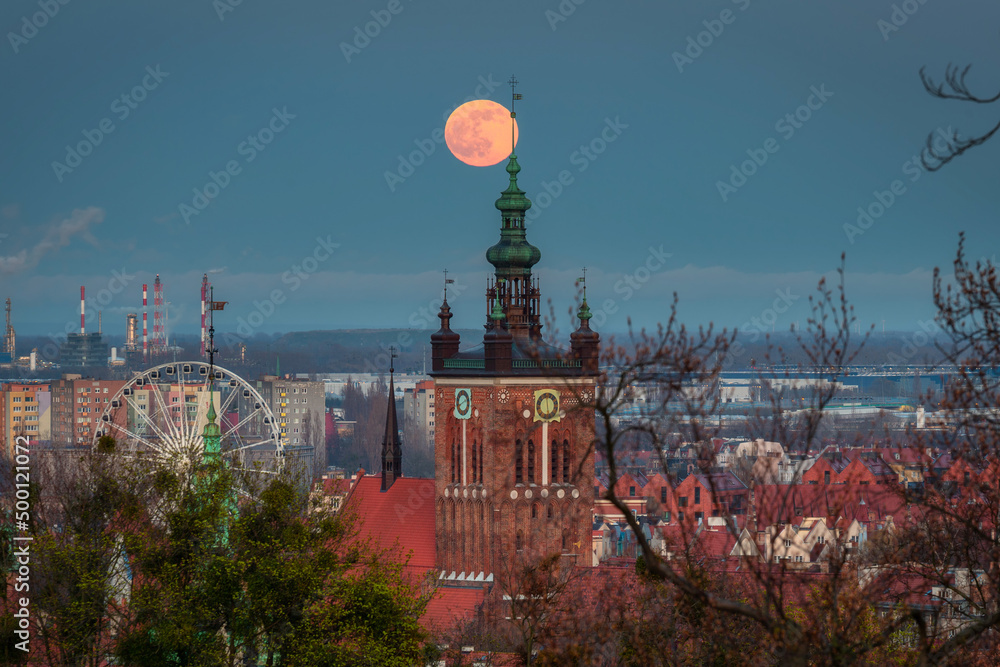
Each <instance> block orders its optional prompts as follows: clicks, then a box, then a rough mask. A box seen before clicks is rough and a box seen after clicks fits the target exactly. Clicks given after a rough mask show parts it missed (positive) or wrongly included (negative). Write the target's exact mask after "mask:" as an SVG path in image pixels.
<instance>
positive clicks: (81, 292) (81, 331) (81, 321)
mask: <svg viewBox="0 0 1000 667" xmlns="http://www.w3.org/2000/svg"><path fill="white" fill-rule="evenodd" d="M85 315H86V309H85V307H84V300H83V285H80V333H81V334H85V333H87V328H86V327H85V326H84V324H83V318H84V316H85Z"/></svg>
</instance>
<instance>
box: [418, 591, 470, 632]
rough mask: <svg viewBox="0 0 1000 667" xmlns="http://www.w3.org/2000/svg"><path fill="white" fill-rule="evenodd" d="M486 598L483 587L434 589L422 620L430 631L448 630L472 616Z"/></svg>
mask: <svg viewBox="0 0 1000 667" xmlns="http://www.w3.org/2000/svg"><path fill="white" fill-rule="evenodd" d="M484 598H485V592H484V590H483V589H482V588H457V587H450V586H442V587H441V588H438V589H437V590H435V591H434V597H433V598H431V601H430V602H429V603H428V604H427V611H426V612H425V613H424V615H423V617H422V618H421V619H420V622H421V624H422V625H423V626H424V628H425V629H426V630H428V631H429V632H432V633H441V632H447V631H448V630H451V629H452V628H454V627H455V625H456V624H457V623H458V622H460V621H463V620H465V619H467V618H471V617H472V616H473V615H474V614H475V613H476V609H477V608H478V607H479V605H481V604H482V603H483V599H484Z"/></svg>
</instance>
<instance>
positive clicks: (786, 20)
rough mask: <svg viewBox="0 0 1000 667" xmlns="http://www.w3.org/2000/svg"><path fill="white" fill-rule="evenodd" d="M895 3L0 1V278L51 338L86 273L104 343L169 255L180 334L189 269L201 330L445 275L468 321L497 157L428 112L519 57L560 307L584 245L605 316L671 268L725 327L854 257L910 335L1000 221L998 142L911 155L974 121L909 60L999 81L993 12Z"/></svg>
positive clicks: (394, 305)
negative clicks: (960, 258)
mask: <svg viewBox="0 0 1000 667" xmlns="http://www.w3.org/2000/svg"><path fill="white" fill-rule="evenodd" d="M910 4H911V5H912V7H911V6H910V5H907V10H913V11H912V12H910V13H908V12H903V11H902V9H899V10H898V11H899V12H901V13H896V14H895V15H894V11H896V9H898V8H897V7H896V5H894V4H893V3H888V2H887V3H877V4H875V5H872V4H871V3H862V2H849V3H838V4H837V5H829V6H815V5H803V4H802V3H795V2H776V3H762V2H756V1H754V2H751V0H738V1H734V2H728V1H719V2H711V3H707V4H706V3H696V4H689V5H683V6H674V5H665V4H663V3H630V4H628V5H626V6H620V5H612V4H608V3H600V2H596V1H591V2H581V3H577V2H570V1H568V0H567V1H566V2H562V3H557V2H547V3H540V4H539V3H529V2H512V3H504V4H491V5H485V6H483V5H469V4H468V3H461V2H451V1H449V2H437V3H433V4H425V3H419V2H408V1H402V2H399V3H395V4H393V8H392V10H393V11H389V9H387V5H386V3H379V2H377V3H374V4H371V3H368V4H361V3H336V4H334V5H330V4H329V3H321V2H313V1H301V2H294V3H291V4H288V3H284V4H282V5H280V6H278V5H273V4H269V3H254V2H249V1H247V2H243V3H239V4H236V3H230V2H228V0H220V1H219V2H214V3H213V2H208V1H207V0H206V1H204V2H185V3H171V4H169V5H161V4H158V3H152V2H135V3H129V4H128V5H122V4H121V3H110V2H100V3H89V4H79V3H67V4H61V3H60V4H58V10H57V11H56V13H55V14H54V15H52V16H51V18H48V19H47V20H46V21H45V22H44V25H43V26H42V27H32V26H33V24H32V23H31V18H30V17H31V16H32V15H33V14H35V13H36V12H37V11H40V10H39V5H38V4H37V3H35V2H21V1H18V2H9V3H5V4H4V6H3V7H2V8H0V25H2V26H5V27H6V30H7V31H9V34H8V39H7V40H6V41H7V42H8V43H7V45H6V51H5V54H4V55H3V56H2V57H3V58H4V59H5V61H6V63H7V64H6V66H5V67H4V68H3V70H2V72H0V85H2V86H3V88H4V90H5V91H7V95H8V99H9V100H11V101H12V103H11V104H9V105H8V107H7V110H6V116H5V117H6V122H5V123H4V124H3V129H2V130H0V132H2V133H3V145H4V147H5V150H4V159H3V164H2V172H0V216H2V217H0V231H2V233H3V237H2V240H0V284H2V285H3V287H4V288H5V290H4V295H3V296H6V295H8V294H9V295H10V296H11V297H12V298H13V301H14V312H15V320H16V324H17V327H18V331H19V333H21V334H22V335H30V334H38V335H45V334H49V333H52V332H61V331H62V330H63V329H64V328H65V326H66V325H67V323H72V322H74V313H75V312H76V310H77V299H78V288H79V286H80V285H81V284H85V285H87V286H88V288H89V290H90V291H91V294H93V297H92V298H93V299H95V301H94V304H95V305H94V308H99V309H101V310H103V313H104V328H105V331H107V332H110V333H113V334H121V333H122V332H123V330H124V315H125V313H127V312H136V311H137V310H138V309H139V308H140V307H141V304H140V298H141V284H142V283H152V281H153V277H154V275H155V274H157V273H159V274H160V276H161V278H162V279H163V282H164V286H165V290H164V291H165V299H166V300H167V301H168V302H170V304H171V305H170V307H169V308H170V322H169V326H170V328H171V329H172V331H173V332H176V333H196V332H197V329H198V326H199V316H200V313H199V303H198V297H199V293H198V292H199V288H200V282H201V276H202V274H204V273H206V272H210V273H211V281H212V283H213V285H214V286H215V288H216V290H217V295H218V298H224V299H225V300H227V301H229V302H230V303H231V304H232V305H231V306H230V310H229V311H227V313H226V317H227V318H228V320H229V321H228V322H226V321H225V320H221V321H220V328H221V329H226V328H227V327H229V328H233V329H235V327H236V326H237V319H238V318H240V317H243V318H246V317H248V316H249V315H251V314H252V313H253V312H254V311H255V310H259V311H268V310H269V307H268V306H267V304H266V303H264V302H265V301H267V300H268V299H270V297H271V295H272V293H274V292H275V290H277V291H279V292H280V293H281V297H282V303H280V304H273V305H274V306H275V308H274V311H273V314H272V315H270V316H268V317H266V318H264V321H263V323H262V324H261V325H260V326H259V328H257V330H258V331H260V332H264V333H272V332H276V331H282V332H288V331H294V330H310V329H336V328H351V327H416V328H434V327H436V323H435V322H433V321H431V320H430V319H429V318H427V317H424V316H422V315H421V314H420V313H421V309H425V311H427V312H430V313H433V312H434V310H435V308H436V299H438V298H439V297H440V288H441V285H442V274H441V271H442V270H443V269H449V271H450V272H451V273H450V274H449V276H450V277H453V278H454V279H455V280H456V283H455V289H454V290H453V292H452V295H453V305H454V306H455V312H456V317H455V325H457V326H459V327H464V328H475V327H478V326H479V325H480V324H481V322H480V320H481V315H482V313H481V311H482V308H481V302H480V299H481V295H482V291H483V288H484V285H485V279H486V277H487V275H488V271H487V269H488V266H487V265H486V264H485V262H484V261H483V259H484V258H483V250H484V248H486V247H488V246H489V245H490V243H492V242H493V241H494V237H495V234H496V211H495V210H494V209H493V206H492V202H493V200H494V199H495V198H496V196H497V193H498V192H499V190H500V189H502V188H503V187H504V185H505V179H506V174H505V173H504V171H503V166H502V163H501V165H499V166H493V167H486V168H473V167H470V166H468V165H465V164H462V163H461V162H459V161H458V160H456V159H455V158H454V157H453V156H452V155H451V154H450V153H449V151H448V149H447V147H446V146H445V145H444V143H443V141H442V140H441V134H442V130H443V127H444V121H445V119H446V118H447V116H448V114H449V113H450V112H451V111H452V110H453V109H454V108H455V107H456V106H458V105H459V104H460V103H462V102H463V101H465V100H467V99H473V98H486V99H491V100H494V101H497V102H500V103H502V104H504V105H509V103H510V99H509V98H510V94H511V91H510V88H509V87H508V86H507V83H506V82H507V79H508V78H509V77H510V75H511V74H512V73H515V74H516V75H517V76H518V78H519V79H520V81H521V83H520V85H519V87H518V91H520V92H521V93H523V95H524V99H523V101H521V102H519V103H518V121H519V124H520V130H521V137H520V139H519V141H518V154H519V159H520V162H521V166H522V172H521V175H520V183H521V186H522V187H523V188H524V189H525V190H526V191H527V193H528V196H529V197H530V198H532V200H533V201H534V203H535V206H534V210H533V211H532V212H531V215H532V216H533V217H530V218H529V221H530V224H529V231H528V235H529V238H530V239H531V241H532V242H533V243H535V244H536V245H538V247H540V248H542V250H543V254H542V260H541V262H540V263H539V264H538V266H537V267H536V275H537V276H538V277H539V279H540V281H541V284H542V285H543V288H544V291H545V294H546V296H547V297H550V298H551V299H552V300H553V302H554V303H555V304H560V305H559V306H558V307H557V308H555V311H556V314H557V315H558V316H560V317H563V319H564V320H565V317H564V316H565V315H566V313H565V310H566V306H565V304H567V303H569V302H571V301H572V299H573V297H574V294H575V291H576V287H575V280H576V279H577V278H578V277H579V276H580V273H581V269H582V267H584V266H586V267H587V268H588V273H587V276H588V289H589V295H590V302H591V304H592V306H593V308H594V310H595V313H596V312H599V313H600V314H599V315H596V316H595V325H596V324H597V323H600V325H601V326H600V327H599V328H600V329H602V330H605V331H621V330H623V329H624V328H625V326H626V317H628V316H631V317H632V319H633V322H634V323H635V324H637V325H639V326H652V325H654V324H655V323H656V322H657V321H660V320H662V319H664V318H665V316H666V313H667V305H668V304H669V301H670V299H671V296H672V294H673V292H675V291H676V292H677V293H678V294H679V295H680V299H681V315H682V318H683V319H684V321H686V322H689V323H692V324H695V323H704V322H708V321H709V320H711V321H714V322H715V323H716V324H717V325H720V326H728V327H734V326H735V327H740V326H744V325H746V324H747V323H748V322H750V321H751V319H752V318H754V317H758V318H759V317H760V316H761V314H762V313H764V312H765V311H766V310H767V309H768V308H771V307H772V305H773V304H774V303H776V299H777V300H779V301H780V302H781V303H783V304H786V305H788V310H787V312H784V313H782V314H781V315H780V317H779V318H775V320H776V321H774V322H772V323H771V325H772V327H773V328H774V329H775V330H787V329H788V328H789V326H791V325H792V324H793V323H794V322H796V321H800V322H804V320H805V319H806V317H807V308H806V306H805V303H806V298H805V297H806V296H807V295H808V294H810V293H812V292H813V290H814V288H815V284H816V282H817V280H818V279H819V278H820V277H821V276H822V275H829V274H830V272H831V271H832V270H834V269H835V268H836V267H837V266H838V264H839V261H840V259H839V257H840V254H841V252H846V253H847V288H848V296H849V298H850V299H851V301H852V303H853V304H854V305H855V307H856V309H857V312H858V316H859V320H860V321H861V322H863V323H864V324H865V326H866V327H867V326H869V325H870V324H872V323H875V324H876V325H877V328H878V329H881V328H882V326H883V321H884V326H885V327H887V328H888V329H897V330H916V329H917V328H918V322H919V321H921V320H923V319H927V318H929V317H931V316H932V315H933V307H932V303H931V299H930V293H931V273H932V270H933V268H934V267H935V266H941V267H947V266H949V265H950V262H951V260H952V259H953V256H954V250H955V246H956V242H957V233H958V231H959V230H964V231H965V232H966V233H967V235H968V240H969V248H970V250H971V251H972V252H973V253H974V254H975V255H976V256H979V255H983V256H986V257H991V256H992V253H993V252H994V251H995V248H996V246H997V241H998V236H1000V230H998V228H997V226H996V224H995V219H994V215H995V211H996V209H997V204H998V201H997V197H998V196H1000V195H998V194H997V193H998V191H997V189H996V188H995V187H993V185H994V182H995V174H996V171H995V168H994V167H993V165H994V164H995V159H996V150H997V148H996V147H994V146H991V145H987V146H985V147H983V148H981V149H977V150H973V151H971V152H970V153H968V154H967V155H966V156H964V157H963V159H962V160H961V161H959V162H957V163H955V164H954V165H951V166H950V167H949V168H948V169H946V170H943V171H941V172H937V173H932V174H931V173H926V172H924V171H923V170H922V169H921V168H919V166H918V165H919V159H915V158H916V156H918V155H919V152H920V150H921V148H922V147H923V145H924V142H925V140H926V139H927V137H928V135H931V134H933V133H935V132H936V131H938V130H939V129H947V128H949V127H953V128H955V129H956V130H958V131H959V132H960V133H961V134H963V136H968V135H973V134H976V133H978V132H981V131H985V130H986V129H988V128H989V127H992V123H993V121H992V118H991V117H990V116H989V115H988V112H986V111H984V110H983V109H982V108H977V107H976V105H962V104H957V103H948V102H946V101H942V100H936V99H932V98H931V97H930V96H928V95H927V93H926V92H925V91H924V89H923V86H922V85H921V82H920V79H919V76H918V72H919V70H920V68H921V67H923V66H926V67H927V69H928V72H929V73H930V74H932V75H936V76H937V78H938V79H940V78H941V77H942V76H943V74H944V70H945V67H946V66H947V65H948V63H960V64H966V63H970V64H973V68H972V70H971V73H970V76H969V81H970V82H971V83H972V84H973V85H974V86H975V85H978V86H982V87H984V88H989V87H990V86H993V85H994V84H995V83H996V81H997V80H998V78H1000V77H998V74H1000V69H998V66H997V62H998V61H997V58H996V53H995V49H996V39H995V38H996V25H997V23H998V20H997V19H1000V8H997V7H996V6H995V5H992V4H989V3H981V2H958V3H954V2H952V3H941V2H927V3H910ZM894 8H896V9H894ZM914 8H916V9H914ZM373 12H374V14H373ZM25 17H27V20H28V25H27V27H26V26H25V23H24V21H25ZM379 17H382V18H381V19H380V18H379ZM385 17H388V18H385ZM373 20H380V21H381V23H379V24H377V25H376V27H375V28H374V29H373V28H371V27H368V28H366V25H367V24H369V23H370V22H371V21H373ZM382 23H384V25H381V24H382ZM366 29H367V30H368V33H369V34H372V35H373V36H369V34H366V33H365V30H366ZM262 130H267V131H265V132H264V134H263V135H261V131H262ZM262 139H266V140H267V143H265V142H264V141H262ZM81 144H83V147H82V148H80V147H81ZM87 144H92V146H87ZM78 148H79V149H80V154H78V155H77V156H76V157H74V155H73V153H75V152H76V150H77V149H78ZM83 152H86V153H87V154H86V155H82V153H83ZM748 160H755V163H753V162H751V163H749V166H747V161H748ZM227 164H228V165H230V166H232V167H233V171H232V172H227ZM72 165H75V166H72ZM741 170H742V171H741ZM213 174H215V177H214V179H213ZM741 174H742V175H741ZM748 174H749V175H748ZM560 176H561V181H560ZM894 181H898V184H897V186H896V187H895V190H893V187H894V186H893V183H894ZM213 183H214V184H216V185H218V186H219V187H218V188H217V190H218V194H217V195H215V196H214V197H212V198H211V200H210V201H209V199H208V198H205V197H204V194H205V193H206V188H208V189H207V192H208V193H209V194H214V191H213V189H212V184H213ZM199 192H200V193H202V194H201V195H199V194H198V193H199ZM199 196H201V197H202V199H199ZM202 205H204V206H203V207H202ZM859 207H860V208H861V209H862V211H870V212H871V213H876V214H878V215H875V216H873V217H872V219H871V222H867V221H866V220H865V219H864V218H863V216H862V213H861V212H859ZM883 208H884V211H883V210H882V209H883ZM859 218H860V221H859ZM310 269H311V270H310ZM115 272H117V274H116V273H115ZM116 275H119V276H121V279H120V280H118V282H113V281H115V280H116V278H115V276H116ZM119 285H121V287H122V288H121V289H120V290H117V291H115V290H114V289H110V290H109V293H108V294H107V295H105V296H106V297H110V298H105V299H103V301H106V302H103V303H99V304H98V302H97V301H96V299H97V295H98V294H99V293H100V290H102V289H106V288H109V286H110V287H112V288H113V287H116V286H119ZM255 302H257V303H256V304H255ZM260 304H263V305H260ZM604 304H607V308H605V305H604ZM429 305H431V307H430V308H428V306H429ZM459 306H461V307H459ZM92 310H93V308H92ZM605 310H607V312H605ZM264 314H265V315H267V314H268V313H267V312H265V313H264ZM564 325H568V321H564Z"/></svg>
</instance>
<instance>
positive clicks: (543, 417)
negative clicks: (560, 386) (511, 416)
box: [533, 389, 560, 422]
mask: <svg viewBox="0 0 1000 667" xmlns="http://www.w3.org/2000/svg"><path fill="white" fill-rule="evenodd" d="M559 419H560V416H559V392H558V391H555V390H554V389H540V390H538V391H536V392H535V418H534V420H533V421H536V422H538V421H540V422H553V421H559Z"/></svg>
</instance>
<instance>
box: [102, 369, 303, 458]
mask: <svg viewBox="0 0 1000 667" xmlns="http://www.w3.org/2000/svg"><path fill="white" fill-rule="evenodd" d="M210 374H211V375H214V377H210ZM210 399H211V403H212V406H213V407H214V408H215V411H216V415H217V416H216V423H217V424H218V425H219V427H220V429H221V432H222V455H223V457H224V458H225V459H226V460H227V463H228V464H229V465H230V466H231V467H232V468H234V469H242V470H246V471H256V472H260V471H264V472H267V471H277V470H278V469H280V468H281V467H282V465H283V463H284V457H285V443H284V441H283V438H282V437H281V433H280V431H279V428H278V424H277V423H276V420H275V418H274V414H273V413H272V412H271V409H270V408H269V407H268V405H267V401H265V400H264V397H263V396H261V394H260V392H258V391H257V389H256V388H255V387H254V386H253V385H252V384H250V383H248V382H247V381H246V380H244V379H243V378H241V377H240V376H238V375H237V374H235V373H233V372H232V371H229V370H226V369H225V368H221V367H220V366H218V365H212V364H209V363H205V362H201V361H177V362H172V363H166V364H160V365H159V366H154V367H153V368H149V369H146V370H144V371H140V372H139V373H137V374H136V375H135V376H133V377H132V379H131V380H129V381H128V382H126V383H125V385H124V386H123V387H122V388H121V389H119V390H118V391H117V392H115V394H114V396H112V397H111V399H110V401H109V402H108V404H107V406H106V407H105V408H104V413H103V414H102V415H101V428H100V429H98V430H97V431H96V432H95V434H94V443H93V444H94V446H95V447H96V446H97V444H98V442H99V441H100V439H101V438H102V437H103V436H105V435H109V436H111V437H113V438H114V439H115V441H116V447H115V449H116V451H117V452H120V453H124V454H127V455H142V456H144V457H153V458H155V459H159V460H160V462H162V463H164V464H183V463H185V462H196V461H200V460H201V459H202V456H203V453H204V443H203V442H202V433H203V432H204V429H205V424H206V423H207V421H208V411H209V402H210Z"/></svg>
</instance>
